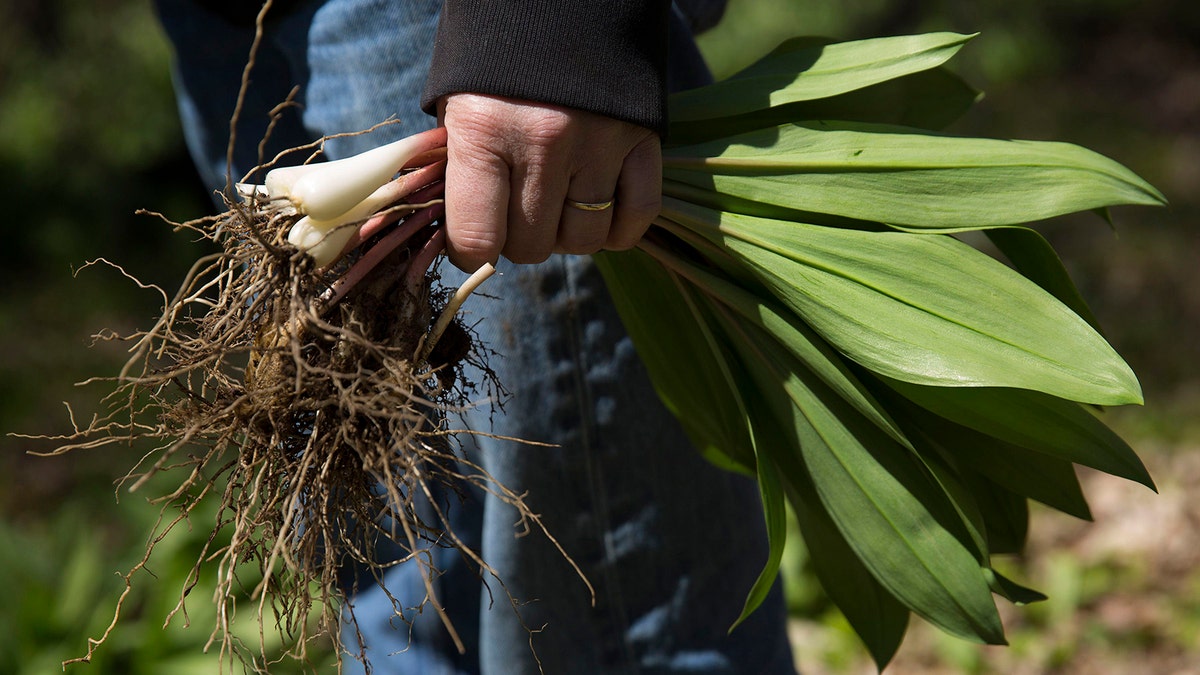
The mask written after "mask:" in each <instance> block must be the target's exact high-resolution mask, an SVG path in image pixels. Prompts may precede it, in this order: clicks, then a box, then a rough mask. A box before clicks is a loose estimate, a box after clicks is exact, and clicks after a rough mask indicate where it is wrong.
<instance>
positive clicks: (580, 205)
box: [567, 199, 613, 211]
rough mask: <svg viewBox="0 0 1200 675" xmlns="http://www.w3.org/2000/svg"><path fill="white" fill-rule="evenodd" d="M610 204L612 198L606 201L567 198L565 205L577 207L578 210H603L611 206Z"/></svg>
mask: <svg viewBox="0 0 1200 675" xmlns="http://www.w3.org/2000/svg"><path fill="white" fill-rule="evenodd" d="M612 205H613V200H611V199H610V200H608V201H606V202H577V201H575V200H574V199H568V200H567V206H570V207H571V208H573V209H579V210H580V211H603V210H605V209H609V208H612Z"/></svg>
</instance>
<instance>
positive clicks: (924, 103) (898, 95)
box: [667, 68, 981, 146]
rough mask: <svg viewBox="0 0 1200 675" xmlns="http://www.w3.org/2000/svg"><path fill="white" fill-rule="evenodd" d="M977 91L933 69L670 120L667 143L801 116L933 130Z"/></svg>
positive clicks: (959, 110)
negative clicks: (823, 94) (723, 113)
mask: <svg viewBox="0 0 1200 675" xmlns="http://www.w3.org/2000/svg"><path fill="white" fill-rule="evenodd" d="M980 96H981V94H980V93H979V91H978V90H976V89H975V88H973V87H971V86H970V85H968V84H967V83H966V82H965V81H963V79H962V78H960V77H958V76H957V75H955V74H954V73H952V72H950V71H949V70H946V69H945V68H934V69H932V70H926V71H922V72H919V73H913V74H911V75H905V76H904V77H900V78H897V79H895V80H888V81H887V82H881V83H879V84H875V85H872V86H870V87H866V88H864V89H857V90H855V91H851V92H847V93H845V94H839V95H837V96H832V97H830V98H820V99H814V100H808V101H796V102H793V103H787V104H783V105H780V106H776V107H772V108H767V109H765V110H756V111H753V112H747V113H743V114H740V115H733V116H730V117H720V118H716V119H706V120H696V121H691V122H685V121H678V120H671V126H670V129H669V131H668V132H667V142H668V145H669V146H680V145H690V144H693V143H702V142H705V141H711V140H715V139H718V138H724V137H730V136H736V135H738V134H743V133H746V132H747V131H753V130H755V129H763V128H766V127H776V126H779V125H781V124H786V123H788V122H797V121H801V120H841V121H848V122H870V123H874V124H896V125H902V126H906V127H916V128H920V129H929V130H931V131H937V130H939V129H944V128H945V127H946V126H948V125H949V124H950V123H951V122H953V121H955V120H957V119H958V118H959V117H961V116H962V115H963V114H964V113H966V112H967V110H969V109H970V107H971V106H972V105H973V104H974V103H975V102H976V101H978V100H979V98H980Z"/></svg>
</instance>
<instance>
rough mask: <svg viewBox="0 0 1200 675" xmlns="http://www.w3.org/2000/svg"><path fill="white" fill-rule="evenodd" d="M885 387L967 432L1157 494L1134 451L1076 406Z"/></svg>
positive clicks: (1010, 395)
mask: <svg viewBox="0 0 1200 675" xmlns="http://www.w3.org/2000/svg"><path fill="white" fill-rule="evenodd" d="M883 381H884V382H885V383H886V384H887V385H888V386H890V387H893V388H894V389H895V390H896V391H898V392H900V394H902V395H903V396H904V397H906V398H908V399H909V400H910V401H912V402H914V403H916V404H917V405H919V406H921V407H923V408H925V409H926V410H929V411H931V412H934V413H936V414H938V415H940V416H942V417H944V418H946V419H948V420H950V421H952V422H955V423H957V424H960V425H962V426H964V427H968V428H970V429H975V430H976V431H980V432H983V433H985V434H987V435H989V436H994V437H995V438H998V439H1000V440H1002V441H1006V442H1008V443H1012V444H1013V445H1018V446H1021V447H1023V448H1027V449H1029V450H1033V451H1035V452H1040V453H1044V454H1047V455H1050V456H1052V457H1057V458H1059V459H1062V460H1065V461H1068V462H1074V463H1076V464H1082V465H1084V466H1090V467H1092V468H1093V469H1098V470H1100V471H1104V472H1105V473H1110V474H1112V475H1114V476H1120V477H1121V478H1126V479H1128V480H1132V481H1136V482H1138V483H1141V484H1142V485H1145V486H1146V487H1148V488H1150V489H1154V481H1153V479H1151V478H1150V473H1149V472H1148V471H1146V466H1145V465H1144V464H1142V460H1141V459H1140V458H1139V457H1138V456H1137V453H1135V452H1134V451H1133V448H1130V447H1129V445H1128V444H1127V443H1126V442H1125V441H1124V440H1122V439H1121V437H1120V436H1118V435H1117V434H1115V433H1113V431H1112V430H1111V429H1109V428H1108V427H1107V426H1105V425H1104V423H1103V422H1101V421H1100V420H1099V419H1097V418H1096V416H1095V415H1093V414H1092V413H1090V412H1088V411H1087V410H1085V409H1084V408H1083V407H1082V406H1080V405H1079V404H1077V403H1074V402H1072V401H1064V400H1062V399H1059V398H1056V397H1054V396H1047V395H1045V394H1042V393H1039V392H1035V391H1023V390H1020V389H1001V388H994V387H979V388H957V389H947V388H944V387H924V386H919V385H913V384H910V383H907V382H898V381H895V380H889V379H886V378H884V379H883Z"/></svg>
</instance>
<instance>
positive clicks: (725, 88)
mask: <svg viewBox="0 0 1200 675" xmlns="http://www.w3.org/2000/svg"><path fill="white" fill-rule="evenodd" d="M971 37H973V36H971V35H958V34H955V33H930V34H926V35H908V36H899V37H886V38H874V39H869V40H859V41H855V42H843V43H839V44H829V45H820V44H812V42H811V41H807V42H803V43H797V44H796V45H788V44H786V43H785V44H784V45H782V46H781V47H780V48H779V49H776V50H775V51H774V52H772V53H771V54H768V55H767V56H766V57H764V58H762V59H761V60H759V61H758V62H757V63H755V64H754V65H751V66H750V67H748V68H746V69H745V70H743V71H741V72H740V73H737V74H736V75H734V76H732V77H730V78H728V79H726V80H723V81H721V82H717V83H716V84H712V85H709V86H707V87H701V88H699V89H691V90H688V91H683V92H679V93H677V94H675V95H673V96H672V97H671V98H670V101H669V108H668V109H669V111H670V118H671V119H672V120H677V121H692V120H703V119H712V118H715V117H726V116H730V115H740V114H743V113H748V112H753V111H755V110H761V109H764V108H769V107H772V106H778V105H783V104H786V103H791V102H794V101H809V100H814V99H820V98H827V97H830V96H836V95H838V94H844V93H846V92H849V91H854V90H856V89H862V88H864V87H869V86H871V85H874V84H879V83H880V82H886V81H887V80H892V79H895V78H897V77H902V76H904V75H908V74H911V73H915V72H919V71H922V70H928V69H930V68H936V67H937V66H940V65H942V64H943V63H945V62H946V61H947V60H948V59H950V58H951V57H952V56H954V54H955V53H956V52H958V50H959V49H960V48H961V47H962V45H963V44H964V43H966V42H967V40H970V39H971ZM796 46H800V48H796Z"/></svg>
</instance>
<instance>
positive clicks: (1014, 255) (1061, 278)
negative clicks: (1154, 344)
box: [985, 227, 1103, 334]
mask: <svg viewBox="0 0 1200 675" xmlns="http://www.w3.org/2000/svg"><path fill="white" fill-rule="evenodd" d="M985 234H987V237H988V239H990V240H991V241H992V243H993V244H995V245H996V248H998V249H1000V252H1001V253H1003V254H1004V257H1006V258H1008V260H1009V262H1011V263H1012V264H1013V267H1015V268H1016V269H1017V271H1018V272H1020V273H1021V274H1023V275H1025V278H1026V279H1029V280H1030V281H1032V282H1034V283H1035V284H1037V285H1038V286H1041V287H1042V288H1043V289H1045V290H1046V292H1047V293H1049V294H1051V295H1053V296H1054V297H1056V298H1058V300H1059V302H1061V303H1063V304H1064V305H1066V306H1067V307H1070V308H1071V309H1072V311H1074V312H1075V313H1076V314H1078V315H1079V316H1080V318H1082V319H1083V320H1084V321H1087V322H1088V324H1090V325H1091V326H1092V328H1095V329H1096V332H1097V333H1100V334H1103V331H1102V330H1101V329H1100V321H1099V320H1098V319H1097V318H1096V317H1095V315H1094V314H1092V310H1091V308H1090V307H1088V304H1087V301H1086V300H1084V299H1083V295H1082V294H1080V293H1079V289H1078V288H1076V286H1075V282H1074V281H1072V280H1071V275H1070V274H1068V273H1067V268H1066V267H1065V266H1064V265H1063V263H1062V260H1061V259H1060V258H1059V257H1058V253H1056V252H1055V251H1054V247H1053V246H1051V245H1050V242H1048V241H1046V238H1045V237H1043V236H1042V235H1041V234H1039V233H1038V232H1036V231H1034V230H1031V229H1029V228H1027V227H1004V228H996V229H992V230H987V231H986V232H985Z"/></svg>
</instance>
